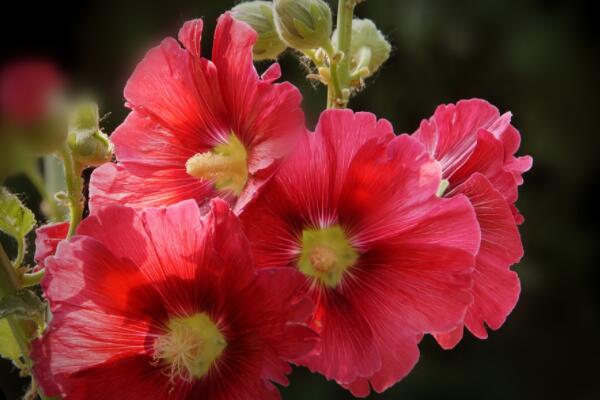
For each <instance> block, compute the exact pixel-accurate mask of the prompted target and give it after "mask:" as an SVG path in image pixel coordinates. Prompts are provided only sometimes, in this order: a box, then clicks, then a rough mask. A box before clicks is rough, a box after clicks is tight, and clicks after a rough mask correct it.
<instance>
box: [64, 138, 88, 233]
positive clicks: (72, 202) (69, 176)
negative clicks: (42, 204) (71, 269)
mask: <svg viewBox="0 0 600 400" xmlns="http://www.w3.org/2000/svg"><path fill="white" fill-rule="evenodd" d="M60 156H61V158H62V160H63V164H64V171H65V181H66V183H67V197H68V202H69V233H68V235H67V237H71V236H73V235H74V234H75V231H76V230H77V226H79V223H80V222H81V217H82V215H83V193H82V191H83V178H82V177H81V172H82V168H81V165H80V164H79V163H78V162H76V161H75V160H74V159H73V156H72V155H71V151H70V150H69V147H68V146H67V144H65V145H64V146H63V148H62V150H61V151H60Z"/></svg>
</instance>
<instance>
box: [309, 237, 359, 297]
mask: <svg viewBox="0 0 600 400" xmlns="http://www.w3.org/2000/svg"><path fill="white" fill-rule="evenodd" d="M356 260H358V253H357V252H356V250H354V248H352V246H351V245H350V243H348V239H346V235H345V234H344V231H343V230H342V228H341V227H339V226H332V227H329V228H322V229H305V230H304V231H303V232H302V255H301V256H300V260H299V261H298V269H299V270H300V272H302V273H303V274H304V275H306V276H310V277H313V278H316V279H317V280H318V281H320V282H321V283H322V284H324V285H325V286H329V287H336V286H337V285H339V284H340V282H341V281H342V278H343V276H344V272H345V271H346V270H347V269H348V268H349V267H351V266H352V265H354V263H355V262H356Z"/></svg>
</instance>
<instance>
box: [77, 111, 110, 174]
mask: <svg viewBox="0 0 600 400" xmlns="http://www.w3.org/2000/svg"><path fill="white" fill-rule="evenodd" d="M67 143H68V144H69V148H70V149H71V152H72V154H73V159H74V160H75V161H77V162H78V163H80V164H82V165H84V166H86V167H87V166H98V165H100V164H103V163H105V162H108V161H110V160H111V158H112V145H111V143H110V141H109V140H108V136H106V134H104V133H103V132H102V131H101V130H100V119H99V117H98V106H97V105H96V104H95V103H93V102H83V103H80V104H78V105H76V106H75V107H74V110H73V112H72V115H71V119H70V123H69V138H68V139H67Z"/></svg>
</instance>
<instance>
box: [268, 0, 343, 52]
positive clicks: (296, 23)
mask: <svg viewBox="0 0 600 400" xmlns="http://www.w3.org/2000/svg"><path fill="white" fill-rule="evenodd" d="M273 3H274V5H275V8H274V10H275V27H276V28H277V32H279V36H280V37H281V38H282V39H283V41H284V42H286V43H287V44H288V45H289V46H290V47H293V48H295V49H297V50H310V49H316V48H319V47H327V45H328V44H329V41H330V37H331V30H332V20H331V9H330V8H329V5H327V3H326V2H324V1H323V0H273Z"/></svg>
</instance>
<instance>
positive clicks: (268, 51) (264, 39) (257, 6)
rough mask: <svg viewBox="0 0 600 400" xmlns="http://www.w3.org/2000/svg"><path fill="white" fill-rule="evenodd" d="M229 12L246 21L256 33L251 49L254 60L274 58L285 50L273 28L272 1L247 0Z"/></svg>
mask: <svg viewBox="0 0 600 400" xmlns="http://www.w3.org/2000/svg"><path fill="white" fill-rule="evenodd" d="M231 12H232V14H233V16H234V18H236V19H238V20H240V21H242V22H245V23H247V24H248V25H250V26H251V27H252V29H254V30H255V31H256V32H257V33H258V39H257V40H256V43H255V44H254V48H253V49H252V55H253V58H254V59H255V60H257V61H260V60H274V59H276V58H277V56H279V55H280V54H281V53H283V52H284V51H285V49H286V48H287V46H286V45H285V43H283V42H282V41H281V39H280V38H279V34H278V33H277V30H276V29H275V21H274V20H273V3H271V2H270V1H249V2H247V3H240V4H238V5H237V6H235V7H233V9H232V10H231Z"/></svg>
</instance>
